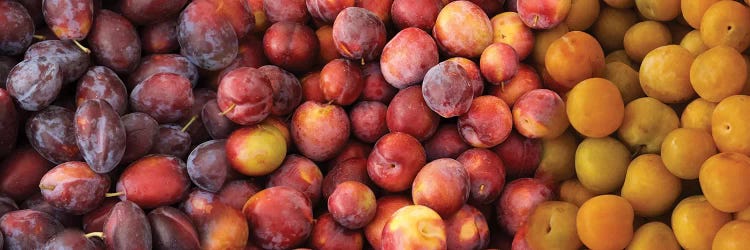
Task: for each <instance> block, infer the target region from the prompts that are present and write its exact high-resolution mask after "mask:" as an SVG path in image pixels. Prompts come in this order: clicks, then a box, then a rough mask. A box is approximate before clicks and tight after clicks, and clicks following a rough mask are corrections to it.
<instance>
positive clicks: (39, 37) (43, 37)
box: [32, 35, 47, 40]
mask: <svg viewBox="0 0 750 250" xmlns="http://www.w3.org/2000/svg"><path fill="white" fill-rule="evenodd" d="M32 37H34V38H35V39H36V40H47V37H46V36H43V35H33V36H32Z"/></svg>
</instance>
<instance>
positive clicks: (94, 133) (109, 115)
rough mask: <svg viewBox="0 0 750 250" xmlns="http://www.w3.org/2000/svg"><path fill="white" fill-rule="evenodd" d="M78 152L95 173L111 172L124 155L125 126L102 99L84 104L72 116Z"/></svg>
mask: <svg viewBox="0 0 750 250" xmlns="http://www.w3.org/2000/svg"><path fill="white" fill-rule="evenodd" d="M74 119H75V132H76V142H77V144H78V148H79V149H80V150H81V155H82V156H83V159H85V160H86V163H88V164H89V166H90V167H91V169H92V170H94V172H97V173H108V172H110V171H112V170H113V169H114V168H115V167H117V165H118V164H119V163H120V160H122V156H123V154H124V153H125V146H126V136H125V126H124V125H123V124H122V120H120V116H119V115H118V114H117V112H115V110H114V109H113V108H112V106H111V105H109V103H108V102H107V101H105V100H102V99H93V100H87V101H85V102H83V103H82V104H81V106H80V107H78V110H76V114H75V118H74Z"/></svg>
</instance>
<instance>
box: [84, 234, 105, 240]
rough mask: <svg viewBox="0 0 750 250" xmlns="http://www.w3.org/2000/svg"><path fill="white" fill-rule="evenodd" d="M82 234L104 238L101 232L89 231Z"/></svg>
mask: <svg viewBox="0 0 750 250" xmlns="http://www.w3.org/2000/svg"><path fill="white" fill-rule="evenodd" d="M84 236H86V238H91V237H99V238H100V239H104V233H103V232H91V233H87V234H85V235H84Z"/></svg>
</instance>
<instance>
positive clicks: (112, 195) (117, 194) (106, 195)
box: [104, 192, 125, 197]
mask: <svg viewBox="0 0 750 250" xmlns="http://www.w3.org/2000/svg"><path fill="white" fill-rule="evenodd" d="M123 194H125V192H117V193H106V194H104V197H117V196H120V195H123Z"/></svg>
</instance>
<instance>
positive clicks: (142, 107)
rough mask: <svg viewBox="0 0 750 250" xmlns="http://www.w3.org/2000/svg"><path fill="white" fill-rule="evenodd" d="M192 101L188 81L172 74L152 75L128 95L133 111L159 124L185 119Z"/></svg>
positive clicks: (191, 91) (191, 92)
mask: <svg viewBox="0 0 750 250" xmlns="http://www.w3.org/2000/svg"><path fill="white" fill-rule="evenodd" d="M193 101H194V99H193V89H192V88H191V86H190V81H188V79H186V78H184V77H182V76H180V75H177V74H173V73H158V74H154V75H152V76H150V77H149V78H146V80H143V82H142V83H141V84H139V85H138V86H136V87H135V89H133V91H132V92H131V93H130V105H131V107H132V108H133V110H134V111H138V112H143V113H146V114H148V115H150V116H151V117H153V118H154V119H155V120H156V121H158V122H159V123H170V122H176V121H178V120H180V119H183V118H185V117H186V116H187V115H188V114H189V113H190V108H191V107H192V106H193Z"/></svg>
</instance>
